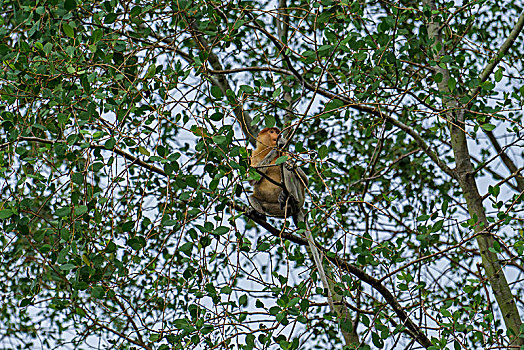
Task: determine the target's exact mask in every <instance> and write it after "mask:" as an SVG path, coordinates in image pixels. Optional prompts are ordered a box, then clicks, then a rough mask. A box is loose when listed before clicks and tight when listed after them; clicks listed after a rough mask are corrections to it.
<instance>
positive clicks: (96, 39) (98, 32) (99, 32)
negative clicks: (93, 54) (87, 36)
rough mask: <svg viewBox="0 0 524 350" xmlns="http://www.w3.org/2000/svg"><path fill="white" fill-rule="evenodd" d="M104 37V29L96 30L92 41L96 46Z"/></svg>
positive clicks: (92, 35)
mask: <svg viewBox="0 0 524 350" xmlns="http://www.w3.org/2000/svg"><path fill="white" fill-rule="evenodd" d="M103 35H104V32H103V31H102V29H96V30H94V31H93V34H91V41H92V42H93V44H96V43H97V42H99V41H100V39H102V37H103Z"/></svg>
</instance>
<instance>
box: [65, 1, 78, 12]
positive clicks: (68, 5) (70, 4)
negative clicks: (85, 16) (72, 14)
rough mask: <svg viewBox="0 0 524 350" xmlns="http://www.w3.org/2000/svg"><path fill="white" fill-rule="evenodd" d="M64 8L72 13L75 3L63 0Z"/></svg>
mask: <svg viewBox="0 0 524 350" xmlns="http://www.w3.org/2000/svg"><path fill="white" fill-rule="evenodd" d="M64 8H65V9H66V10H67V11H72V10H74V9H75V8H76V1H75V0H65V1H64Z"/></svg>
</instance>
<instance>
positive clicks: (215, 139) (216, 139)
mask: <svg viewBox="0 0 524 350" xmlns="http://www.w3.org/2000/svg"><path fill="white" fill-rule="evenodd" d="M212 139H213V142H214V143H216V144H217V145H223V144H224V143H226V142H227V138H226V137H225V136H224V135H215V136H213V138H212Z"/></svg>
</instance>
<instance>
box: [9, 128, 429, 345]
mask: <svg viewBox="0 0 524 350" xmlns="http://www.w3.org/2000/svg"><path fill="white" fill-rule="evenodd" d="M18 140H20V141H29V142H39V143H45V144H55V143H57V142H59V141H54V140H47V139H41V138H38V137H20V138H19V139H18ZM9 144H11V143H6V144H2V145H0V149H1V148H4V147H7V146H8V145H9ZM89 148H90V149H96V148H100V149H105V147H104V146H102V145H90V146H89ZM108 151H110V152H114V153H116V154H118V155H120V156H122V157H124V158H126V159H128V160H130V161H131V162H132V164H136V165H138V166H140V167H143V168H145V169H147V170H150V171H152V172H155V173H157V174H159V175H162V176H165V177H167V176H168V175H167V174H166V173H165V172H164V171H163V170H162V169H160V168H157V167H155V166H153V165H150V164H147V163H145V162H144V161H142V160H140V159H138V158H137V157H135V156H133V155H131V154H129V153H126V152H124V151H122V150H120V149H117V148H116V147H115V148H113V149H111V150H108ZM229 204H230V206H231V207H233V208H235V210H237V211H239V212H242V213H244V215H245V216H246V217H248V218H249V219H251V220H253V221H255V222H256V223H257V224H258V225H260V226H262V227H263V228H265V229H266V230H267V231H268V232H270V233H271V234H272V235H274V236H275V237H281V238H284V239H287V240H289V241H291V242H293V243H296V244H299V245H302V246H308V244H309V243H308V241H307V239H305V238H302V237H299V236H296V235H293V234H292V233H289V232H287V231H285V230H284V231H281V230H279V229H277V228H275V227H273V226H272V225H270V224H269V223H268V222H267V221H264V220H260V218H258V217H255V216H254V215H251V214H250V213H248V212H246V208H244V207H243V206H241V205H239V204H237V203H235V202H233V201H229ZM317 247H318V248H319V249H320V250H321V252H322V253H323V255H324V256H326V258H327V259H328V260H329V261H331V262H332V263H334V264H335V265H336V266H337V267H339V268H341V269H343V270H345V271H347V272H349V273H351V274H352V275H354V276H356V277H357V278H359V279H360V280H362V281H364V282H366V283H367V284H369V285H370V286H371V287H372V288H373V289H375V290H376V291H378V292H379V293H380V294H381V295H382V296H383V297H384V299H385V301H386V302H387V303H388V304H389V305H390V306H391V307H392V309H393V310H394V311H395V313H396V314H397V316H398V317H399V319H400V320H401V322H402V323H403V324H404V325H405V326H406V327H407V328H408V329H409V330H410V332H412V333H413V335H414V336H415V337H416V340H417V341H418V342H419V343H420V344H421V345H422V346H424V347H425V348H428V347H430V346H431V342H430V341H429V339H428V338H427V336H426V335H425V334H424V333H423V332H422V331H421V330H420V328H419V327H418V326H417V325H416V324H415V323H414V322H413V321H412V320H411V319H410V318H409V316H408V314H407V313H406V312H405V311H404V308H403V307H402V306H401V305H400V303H399V302H398V301H397V300H396V298H395V297H394V296H393V294H391V292H390V291H389V290H388V289H387V288H386V287H385V286H384V285H382V283H381V282H380V280H378V279H376V278H374V277H372V276H370V275H369V274H367V273H366V272H365V271H364V270H362V269H360V268H359V267H357V266H355V265H353V264H351V263H349V262H347V261H346V260H344V259H343V258H341V257H339V256H337V255H334V254H333V253H331V252H329V251H328V250H327V249H325V248H323V247H321V246H318V244H317ZM328 253H329V254H328ZM137 345H140V346H144V344H137Z"/></svg>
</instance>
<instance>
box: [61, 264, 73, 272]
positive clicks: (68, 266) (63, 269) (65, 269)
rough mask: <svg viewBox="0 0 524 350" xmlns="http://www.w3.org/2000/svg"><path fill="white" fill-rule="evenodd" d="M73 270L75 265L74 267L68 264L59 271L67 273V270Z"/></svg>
mask: <svg viewBox="0 0 524 350" xmlns="http://www.w3.org/2000/svg"><path fill="white" fill-rule="evenodd" d="M74 268H76V265H74V264H69V263H68V264H64V265H62V266H60V270H62V271H69V270H72V269H74Z"/></svg>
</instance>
